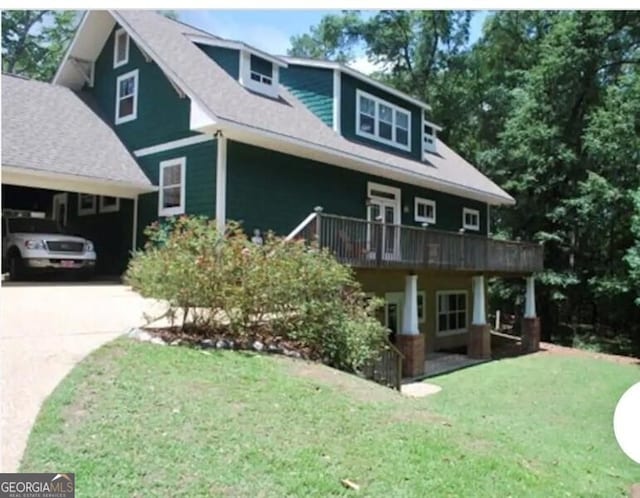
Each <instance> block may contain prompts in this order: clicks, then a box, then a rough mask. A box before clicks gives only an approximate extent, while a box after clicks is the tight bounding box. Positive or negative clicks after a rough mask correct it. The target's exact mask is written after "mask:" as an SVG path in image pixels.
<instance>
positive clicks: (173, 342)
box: [171, 339, 182, 346]
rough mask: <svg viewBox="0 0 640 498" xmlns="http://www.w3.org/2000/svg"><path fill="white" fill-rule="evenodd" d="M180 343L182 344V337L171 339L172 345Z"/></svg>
mask: <svg viewBox="0 0 640 498" xmlns="http://www.w3.org/2000/svg"><path fill="white" fill-rule="evenodd" d="M180 344H182V340H181V339H175V340H173V341H171V346H179V345H180Z"/></svg>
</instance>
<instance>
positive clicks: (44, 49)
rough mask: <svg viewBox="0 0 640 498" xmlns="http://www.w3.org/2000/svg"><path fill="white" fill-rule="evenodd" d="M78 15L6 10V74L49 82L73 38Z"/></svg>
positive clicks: (3, 51)
mask: <svg viewBox="0 0 640 498" xmlns="http://www.w3.org/2000/svg"><path fill="white" fill-rule="evenodd" d="M77 18H78V15H77V13H76V12H74V11H70V10H66V11H54V10H3V11H2V71H3V72H7V73H13V74H18V75H22V76H26V77H29V78H34V79H39V80H44V81H49V80H51V79H52V78H53V76H54V75H55V72H56V70H57V68H58V65H59V64H60V61H61V60H62V57H63V55H64V51H65V50H66V48H67V45H68V44H69V42H70V41H71V38H72V37H73V32H74V30H75V27H76V23H77Z"/></svg>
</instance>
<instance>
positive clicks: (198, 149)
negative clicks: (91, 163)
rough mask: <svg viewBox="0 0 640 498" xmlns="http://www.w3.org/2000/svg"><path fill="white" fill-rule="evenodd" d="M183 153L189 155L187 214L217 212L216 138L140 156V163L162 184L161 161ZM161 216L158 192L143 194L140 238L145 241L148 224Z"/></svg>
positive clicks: (186, 193)
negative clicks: (160, 175)
mask: <svg viewBox="0 0 640 498" xmlns="http://www.w3.org/2000/svg"><path fill="white" fill-rule="evenodd" d="M179 157H185V158H186V186H185V197H186V205H185V209H186V214H195V215H203V216H207V217H210V218H213V217H214V216H215V208H216V141H215V140H212V141H210V142H204V143H201V144H196V145H190V146H188V147H181V148H179V149H173V150H169V151H165V152H160V153H157V154H151V155H148V156H144V157H139V158H138V164H140V167H141V168H142V170H143V171H144V172H145V174H146V175H147V176H148V177H149V179H150V180H151V181H152V182H153V184H154V185H158V182H159V172H160V162H161V161H166V160H167V159H175V158H179ZM157 219H158V194H157V193H156V192H154V193H150V194H144V195H141V196H140V197H139V198H138V241H139V245H142V244H143V243H144V237H143V232H144V229H145V227H146V226H148V225H149V224H150V223H152V222H153V221H156V220H157Z"/></svg>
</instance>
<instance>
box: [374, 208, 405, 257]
mask: <svg viewBox="0 0 640 498" xmlns="http://www.w3.org/2000/svg"><path fill="white" fill-rule="evenodd" d="M367 221H369V222H381V223H382V225H377V224H374V223H369V224H367V246H368V248H369V250H370V251H372V252H375V251H376V250H377V247H378V243H380V244H381V245H382V249H381V251H382V258H383V259H394V258H396V257H397V256H398V255H399V252H400V251H399V249H400V227H399V224H400V206H399V204H398V203H397V202H396V201H394V200H389V199H376V198H370V200H369V206H368V209H367Z"/></svg>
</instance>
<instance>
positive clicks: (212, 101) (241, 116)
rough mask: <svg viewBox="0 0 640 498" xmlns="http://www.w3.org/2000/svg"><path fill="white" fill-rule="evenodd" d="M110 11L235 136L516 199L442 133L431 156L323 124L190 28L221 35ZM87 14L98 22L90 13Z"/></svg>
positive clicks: (491, 197) (462, 191)
mask: <svg viewBox="0 0 640 498" xmlns="http://www.w3.org/2000/svg"><path fill="white" fill-rule="evenodd" d="M105 14H106V13H105V12H104V11H90V12H89V16H91V15H94V16H96V17H97V16H104V15H105ZM110 14H111V15H112V16H113V19H114V20H115V22H117V23H118V24H120V25H121V26H122V27H124V28H125V29H126V30H127V32H128V33H129V35H130V37H131V38H132V39H133V40H134V41H135V43H136V44H137V45H138V47H139V48H140V49H141V50H142V51H143V52H144V53H145V54H147V55H148V56H149V57H150V58H151V59H153V60H154V61H155V62H156V63H157V64H158V66H159V67H160V68H161V69H162V70H163V72H164V73H165V74H166V76H167V77H168V78H169V79H170V80H171V81H172V82H173V83H174V84H175V85H176V86H177V87H179V88H180V89H181V91H183V92H184V93H185V94H186V95H187V96H188V97H189V98H190V99H191V102H192V105H194V104H195V105H196V106H197V108H198V110H199V111H200V112H203V113H204V114H206V115H207V116H208V117H209V118H210V119H211V121H212V123H215V126H216V127H217V128H218V129H221V130H223V132H224V133H225V135H227V136H228V137H230V138H232V139H233V138H238V139H240V138H241V139H242V140H243V141H250V142H252V143H255V144H256V145H261V146H266V147H269V148H275V149H278V150H284V147H287V151H289V152H290V153H293V154H296V155H301V156H303V157H309V158H312V159H317V160H318V161H322V162H326V163H330V164H334V165H337V166H343V167H348V168H351V169H358V170H366V171H368V172H370V173H372V174H376V175H379V176H382V177H387V178H392V179H395V180H398V181H401V182H405V183H412V184H416V185H420V186H423V187H427V188H432V189H435V190H440V191H445V192H448V193H452V194H455V195H460V196H463V197H469V198H474V199H476V200H480V201H483V202H487V203H490V204H496V205H498V204H513V203H514V200H513V198H512V197H511V196H510V195H509V194H507V193H506V192H505V191H504V190H502V189H501V188H500V187H498V186H497V185H496V184H495V183H494V182H492V181H491V180H490V179H489V178H487V177H486V176H485V175H483V174H482V173H480V172H479V171H478V170H477V169H476V168H475V167H474V166H472V165H471V164H470V163H469V162H467V161H465V160H464V159H463V158H462V157H461V156H459V155H458V154H456V153H455V152H454V151H453V150H452V149H450V148H449V147H448V146H447V145H446V144H444V143H443V142H442V141H440V140H439V141H438V144H437V149H438V153H437V154H432V155H431V156H430V158H429V162H428V163H424V162H421V161H418V160H414V159H409V158H404V157H400V156H397V155H395V154H392V153H388V152H384V151H380V150H377V149H374V148H371V147H367V146H365V145H361V144H358V143H354V142H351V141H349V140H347V139H345V138H344V137H342V136H341V135H340V134H339V133H338V132H336V131H335V130H333V129H332V128H330V127H328V126H327V125H326V124H324V123H323V122H322V121H321V120H320V119H319V118H318V117H317V116H315V115H314V114H313V113H312V112H311V111H310V110H309V109H308V108H307V107H306V106H305V105H304V104H303V103H302V102H300V101H299V100H298V99H296V98H295V97H294V96H293V95H292V94H291V93H290V92H288V91H287V90H286V89H285V88H281V90H280V98H279V99H278V100H276V99H272V98H268V97H265V96H262V95H259V94H256V93H253V92H251V91H249V90H247V89H246V88H245V87H243V86H242V85H241V84H240V83H239V82H238V81H237V80H235V79H234V78H232V77H231V76H230V75H229V74H228V73H227V72H226V71H224V70H223V69H222V68H221V67H220V66H218V65H217V64H216V63H215V62H214V61H213V60H212V59H211V58H209V57H208V56H207V55H206V54H205V53H204V52H203V51H202V50H200V49H199V48H198V47H197V46H196V44H195V43H193V42H192V41H191V40H190V37H193V36H198V37H203V36H204V37H206V36H210V37H211V40H212V41H215V40H219V38H218V37H215V36H213V35H208V34H207V33H206V32H204V31H202V30H200V29H197V28H193V27H191V26H188V25H185V24H182V23H179V22H176V21H173V20H171V19H168V18H166V17H165V16H163V15H161V14H158V13H156V12H153V11H147V10H145V11H136V10H118V11H111V12H110ZM85 22H86V23H87V24H88V25H95V24H96V21H95V20H92V19H91V18H90V17H89V18H87V16H85ZM85 22H83V24H84V23H85ZM113 25H114V22H111V24H110V25H107V26H106V27H105V29H106V30H107V31H106V32H104V33H100V34H99V36H97V35H96V36H97V38H101V39H103V40H104V39H106V37H107V36H108V34H109V32H110V30H111V29H112V28H113ZM80 30H82V26H81V27H80ZM96 36H94V37H96ZM82 50H84V52H85V53H82ZM69 55H72V56H80V58H83V57H82V56H83V55H84V58H87V55H91V54H87V53H86V48H84V49H78V50H77V51H76V52H74V47H73V46H72V47H71V49H70V52H69V54H67V57H69ZM68 66H69V65H68V64H66V65H65V63H63V66H61V69H60V70H59V72H58V75H56V80H55V81H59V82H62V84H67V85H71V84H73V76H72V73H71V71H72V69H71V68H69V67H68ZM80 83H81V82H79V84H80Z"/></svg>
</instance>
